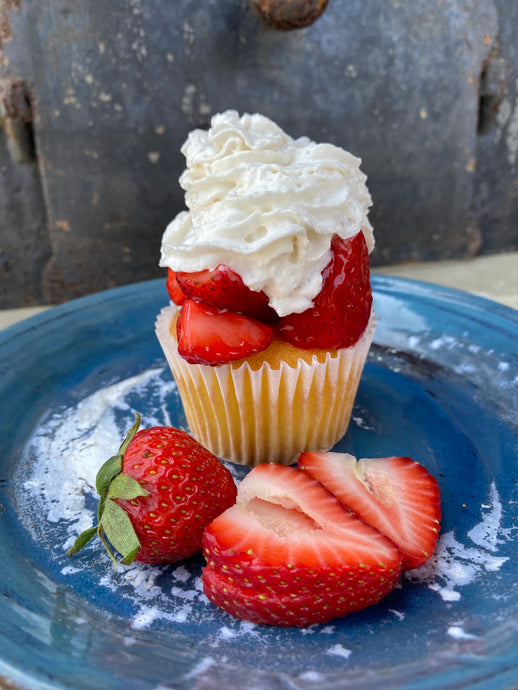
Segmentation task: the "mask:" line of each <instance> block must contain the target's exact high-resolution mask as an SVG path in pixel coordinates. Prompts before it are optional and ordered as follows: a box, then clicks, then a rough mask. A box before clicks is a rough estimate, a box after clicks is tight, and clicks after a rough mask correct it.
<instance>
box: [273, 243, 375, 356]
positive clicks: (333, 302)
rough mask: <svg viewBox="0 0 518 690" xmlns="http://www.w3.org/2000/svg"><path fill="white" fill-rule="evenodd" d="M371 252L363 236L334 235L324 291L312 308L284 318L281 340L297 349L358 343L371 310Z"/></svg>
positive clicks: (323, 276) (280, 324)
mask: <svg viewBox="0 0 518 690" xmlns="http://www.w3.org/2000/svg"><path fill="white" fill-rule="evenodd" d="M369 277H370V269H369V252H368V249H367V244H366V242H365V237H364V234H363V232H359V233H358V234H357V235H356V236H355V237H352V238H350V239H348V240H343V239H342V238H341V237H339V236H338V235H335V236H334V238H333V241H332V242H331V259H330V261H329V263H328V264H327V266H326V268H325V269H324V271H323V272H322V280H323V284H322V290H321V291H320V292H319V294H318V295H317V296H316V297H315V299H314V300H313V306H312V307H310V308H309V309H306V311H303V312H301V313H299V314H288V315H287V316H283V317H282V318H281V319H280V322H279V337H280V338H282V339H283V340H286V341H287V342H289V343H291V344H292V345H294V346H295V347H300V348H305V349H310V348H325V349H338V348H342V347H349V346H350V345H354V343H355V342H356V341H357V340H359V338H360V336H361V334H362V333H363V331H364V330H365V327H366V326H367V323H368V321H369V316H370V313H371V306H372V291H371V285H370V280H369Z"/></svg>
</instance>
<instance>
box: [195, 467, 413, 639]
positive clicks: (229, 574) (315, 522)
mask: <svg viewBox="0 0 518 690" xmlns="http://www.w3.org/2000/svg"><path fill="white" fill-rule="evenodd" d="M203 553H204V555H205V558H206V560H207V566H206V567H205V568H204V570H203V573H202V581H203V587H204V591H205V593H206V595H207V597H208V598H209V599H210V600H211V601H212V602H213V603H214V604H216V605H217V606H219V607H220V608H222V609H223V610H224V611H226V612H227V613H230V614H232V615H234V616H237V617H238V618H244V619H245V620H249V621H252V622H254V623H264V624H271V625H280V626H288V625H298V626H303V625H311V624H313V623H322V622H325V621H328V620H331V619H332V618H335V617H337V616H343V615H345V614H347V613H349V612H351V611H358V610H360V609H363V608H365V607H366V606H369V605H370V604H374V603H376V602H378V601H379V600H380V599H381V598H382V597H384V596H385V595H386V594H388V593H389V592H390V591H391V590H392V589H393V587H394V586H395V584H396V582H397V580H398V578H399V574H400V572H401V554H400V553H399V551H398V549H397V548H396V547H395V545H394V544H393V543H392V542H391V541H390V540H389V539H386V538H385V537H383V536H382V535H381V534H380V533H379V532H378V531H377V530H375V529H373V528H372V527H370V526H369V525H366V524H365V523H363V522H362V521H361V520H358V519H357V518H356V517H354V516H353V515H352V514H351V513H350V512H349V511H347V510H345V509H344V508H343V506H342V505H341V504H340V503H339V502H338V501H337V500H336V498H335V497H334V496H333V495H332V494H330V493H329V492H328V491H327V490H326V489H324V487H323V486H322V485H321V484H319V483H318V482H316V481H315V480H313V479H311V478H310V477H309V476H308V475H306V474H305V473H303V472H301V471H300V470H298V469H297V468H295V467H287V466H285V465H274V464H262V465H257V466H256V467H254V468H253V469H252V470H251V471H250V472H249V474H248V475H247V476H246V478H245V479H244V480H243V481H242V482H241V484H240V486H239V489H238V494H237V503H236V504H235V505H234V506H233V507H231V508H229V509H228V510H226V511H225V512H224V513H222V514H221V515H220V516H219V517H218V518H216V519H215V520H214V522H212V523H211V524H210V525H209V526H208V527H207V529H206V530H205V536H204V538H203Z"/></svg>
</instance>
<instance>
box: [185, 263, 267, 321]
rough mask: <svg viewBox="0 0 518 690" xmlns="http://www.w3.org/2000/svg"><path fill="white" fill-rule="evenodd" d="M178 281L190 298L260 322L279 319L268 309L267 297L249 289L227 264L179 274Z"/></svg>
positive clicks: (262, 293)
mask: <svg viewBox="0 0 518 690" xmlns="http://www.w3.org/2000/svg"><path fill="white" fill-rule="evenodd" d="M176 279H177V281H178V284H179V285H180V287H181V289H182V290H183V292H184V293H185V294H186V295H187V297H190V298H192V299H197V300H199V301H200V302H204V303H205V304H210V305H212V306H213V307H217V308H218V309H228V310H229V311H235V312H238V313H240V314H246V315H247V316H250V317H252V318H254V319H258V320H259V321H275V320H277V318H278V317H277V314H276V312H275V311H274V310H273V309H272V308H271V307H270V306H268V297H267V295H266V294H265V293H264V292H262V291H261V292H256V291H254V290H250V288H249V287H247V286H246V285H245V284H244V283H243V281H242V279H241V276H239V275H238V274H237V273H234V271H232V270H230V268H228V266H225V265H224V264H220V265H219V266H217V267H216V268H215V269H213V270H212V271H209V270H206V271H197V272H196V273H185V272H178V273H177V274H176Z"/></svg>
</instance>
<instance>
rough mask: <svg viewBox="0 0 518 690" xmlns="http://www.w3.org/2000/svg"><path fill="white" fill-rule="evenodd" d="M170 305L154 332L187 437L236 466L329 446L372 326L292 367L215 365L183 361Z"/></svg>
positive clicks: (339, 432) (348, 407)
mask: <svg viewBox="0 0 518 690" xmlns="http://www.w3.org/2000/svg"><path fill="white" fill-rule="evenodd" d="M175 313H176V307H174V306H171V307H166V308H165V309H163V310H162V311H161V312H160V314H159V316H158V318H157V322H156V333H157V337H158V340H159V341H160V344H161V346H162V349H163V351H164V354H165V356H166V358H167V361H168V364H169V366H170V367H171V371H172V373H173V376H174V378H175V380H176V383H177V386H178V390H179V393H180V397H181V399H182V403H183V406H184V410H185V415H186V418H187V423H188V424H189V427H190V431H191V433H192V435H193V436H194V437H195V438H196V439H197V440H198V441H199V442H200V443H202V444H203V445H204V446H205V447H207V448H208V449H209V450H211V451H212V452H213V453H214V454H215V455H217V456H219V457H220V458H224V459H226V460H230V461H232V462H234V463H237V464H240V465H249V466H252V465H257V464H259V463H261V462H277V463H282V464H291V463H293V462H295V461H296V460H297V457H298V455H299V454H300V453H301V452H302V451H310V450H329V449H330V448H332V447H333V446H334V444H335V443H336V442H337V441H338V440H339V439H340V438H341V437H342V436H343V435H344V434H345V432H346V430H347V427H348V424H349V420H350V417H351V412H352V407H353V403H354V398H355V396H356V392H357V389H358V385H359V381H360V376H361V373H362V371H363V367H364V364H365V361H366V358H367V354H368V352H369V348H370V345H371V342H372V338H373V336H374V331H375V328H376V317H375V316H374V313H373V314H372V315H371V318H370V320H369V323H368V325H367V328H366V330H365V332H364V333H363V335H362V337H361V338H360V340H359V341H358V342H357V343H356V344H355V345H353V346H352V347H348V348H343V349H341V350H335V351H333V352H329V353H327V355H326V358H325V361H323V362H320V361H319V360H318V358H317V357H316V356H313V358H312V361H311V363H308V362H306V361H304V360H302V359H301V360H299V362H298V365H297V366H292V365H290V364H287V363H286V362H282V363H281V365H280V368H272V367H271V366H270V364H268V363H267V362H265V363H264V364H263V365H262V366H261V367H260V368H259V369H252V368H251V367H250V365H249V364H248V362H247V361H246V360H243V361H242V362H240V363H239V364H237V365H236V363H229V364H223V365H220V366H216V367H211V366H207V365H203V364H189V363H188V362H186V361H185V360H184V359H183V358H182V357H180V355H179V354H178V349H177V345H176V340H175V338H174V337H173V336H172V335H171V333H170V331H169V326H170V323H171V319H172V318H173V316H174V315H175Z"/></svg>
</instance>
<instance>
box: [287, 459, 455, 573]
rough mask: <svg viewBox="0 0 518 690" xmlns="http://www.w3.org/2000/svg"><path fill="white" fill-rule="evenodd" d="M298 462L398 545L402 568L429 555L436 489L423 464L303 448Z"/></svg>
mask: <svg viewBox="0 0 518 690" xmlns="http://www.w3.org/2000/svg"><path fill="white" fill-rule="evenodd" d="M299 467H300V469H302V470H303V471H304V472H306V474H308V475H309V476H311V477H313V478H314V479H316V480H318V481H319V482H320V483H321V484H323V485H324V486H325V487H326V489H328V490H329V491H331V492H332V493H333V494H334V495H335V496H336V497H337V498H338V500H339V501H340V502H341V503H343V505H344V506H347V507H348V508H350V510H352V511H353V512H354V513H355V514H356V515H358V517H360V518H361V519H362V520H363V521H364V522H366V523H367V524H369V525H372V526H373V527H375V528H376V529H377V530H379V531H380V532H381V533H382V534H384V535H385V536H386V537H389V539H391V540H392V541H393V542H394V543H395V544H397V546H398V547H399V550H400V551H401V553H402V554H403V568H404V569H405V570H408V569H411V568H418V567H419V566H421V565H423V564H424V563H426V561H427V560H428V559H429V558H430V556H431V555H432V554H433V551H434V549H435V544H436V542H437V537H438V536H439V529H440V519H441V506H440V492H439V486H438V484H437V482H436V480H435V479H434V478H433V477H432V475H431V474H430V473H429V472H428V470H426V469H425V468H424V467H423V466H422V465H419V464H418V463H417V462H414V461H413V460H412V459H411V458H397V457H392V458H376V459H372V458H369V459H366V458H364V459H362V460H360V461H357V460H356V458H355V457H353V456H352V455H348V454H347V453H302V455H301V456H300V457H299Z"/></svg>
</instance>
